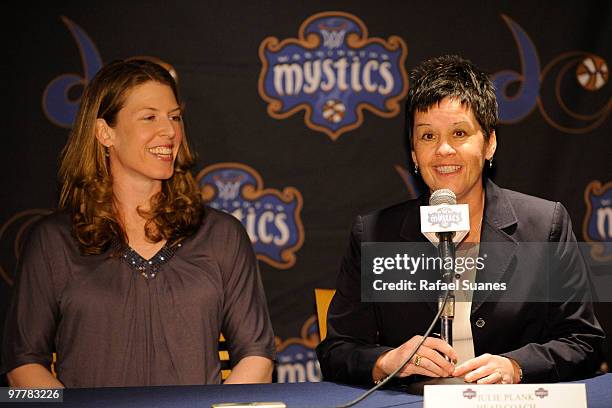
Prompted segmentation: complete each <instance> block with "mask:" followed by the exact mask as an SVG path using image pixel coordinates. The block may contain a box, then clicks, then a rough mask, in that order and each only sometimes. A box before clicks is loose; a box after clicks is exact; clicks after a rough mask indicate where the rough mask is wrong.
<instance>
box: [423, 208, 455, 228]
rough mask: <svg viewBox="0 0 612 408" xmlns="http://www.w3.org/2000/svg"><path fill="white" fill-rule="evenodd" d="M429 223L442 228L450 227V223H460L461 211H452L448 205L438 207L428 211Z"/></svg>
mask: <svg viewBox="0 0 612 408" xmlns="http://www.w3.org/2000/svg"><path fill="white" fill-rule="evenodd" d="M427 216H428V218H429V223H430V224H431V225H439V226H440V227H442V228H450V226H451V225H453V224H455V225H459V224H461V220H462V218H461V212H459V211H453V209H452V208H450V207H442V208H438V209H437V211H436V212H433V213H429V214H428V215H427Z"/></svg>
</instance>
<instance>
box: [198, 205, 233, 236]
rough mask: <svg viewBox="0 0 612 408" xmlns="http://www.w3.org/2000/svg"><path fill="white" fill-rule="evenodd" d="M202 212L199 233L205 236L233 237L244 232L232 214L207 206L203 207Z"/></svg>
mask: <svg viewBox="0 0 612 408" xmlns="http://www.w3.org/2000/svg"><path fill="white" fill-rule="evenodd" d="M203 212H204V215H203V217H202V224H201V226H200V232H205V233H207V234H230V235H235V234H241V233H242V232H243V231H244V227H243V225H242V223H241V222H240V220H238V219H237V218H236V217H234V216H233V215H232V214H228V213H226V212H224V211H221V210H217V209H215V208H212V207H209V206H204V211H203Z"/></svg>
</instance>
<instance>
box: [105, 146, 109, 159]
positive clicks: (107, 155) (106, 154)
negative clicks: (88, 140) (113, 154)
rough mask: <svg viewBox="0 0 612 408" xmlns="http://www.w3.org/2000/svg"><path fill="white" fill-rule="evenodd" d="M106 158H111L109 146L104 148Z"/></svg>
mask: <svg viewBox="0 0 612 408" xmlns="http://www.w3.org/2000/svg"><path fill="white" fill-rule="evenodd" d="M104 156H105V157H110V149H109V148H108V146H104Z"/></svg>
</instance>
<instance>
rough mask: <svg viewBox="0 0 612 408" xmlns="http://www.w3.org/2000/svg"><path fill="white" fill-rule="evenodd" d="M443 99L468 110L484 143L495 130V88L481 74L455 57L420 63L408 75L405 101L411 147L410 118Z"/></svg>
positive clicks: (433, 59) (467, 62)
mask: <svg viewBox="0 0 612 408" xmlns="http://www.w3.org/2000/svg"><path fill="white" fill-rule="evenodd" d="M444 98H453V99H457V100H459V101H460V102H461V104H462V105H464V106H467V107H469V108H471V109H472V112H474V116H475V117H476V120H477V121H478V124H479V125H480V127H481V128H482V131H483V133H484V137H485V140H487V141H488V140H489V136H490V135H491V132H492V131H494V130H495V127H496V126H497V119H498V116H497V99H496V98H495V87H494V86H493V83H492V82H491V80H490V79H489V77H488V76H487V74H485V73H484V72H483V71H481V70H480V69H479V68H477V67H476V66H475V65H474V64H472V62H471V61H469V60H467V59H464V58H461V57H459V56H457V55H443V56H441V57H436V58H431V59H428V60H426V61H423V62H422V63H421V64H419V65H418V66H417V67H415V68H414V69H413V70H412V71H411V72H410V89H409V90H408V99H407V100H406V130H407V132H408V138H409V140H410V146H412V127H413V125H414V114H415V113H416V112H417V111H419V112H425V111H427V110H428V109H429V108H431V107H432V106H433V105H435V104H438V103H440V101H442V100H443V99H444Z"/></svg>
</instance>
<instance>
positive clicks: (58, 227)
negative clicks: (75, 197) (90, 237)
mask: <svg viewBox="0 0 612 408" xmlns="http://www.w3.org/2000/svg"><path fill="white" fill-rule="evenodd" d="M32 218H34V219H31V220H30V223H31V227H30V229H29V231H28V235H29V236H33V237H39V238H44V239H45V241H48V242H52V241H53V240H56V239H59V238H67V237H70V236H71V231H72V219H71V216H70V213H69V212H67V211H65V210H45V211H43V212H41V213H39V214H37V215H34V216H33V217H32Z"/></svg>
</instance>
